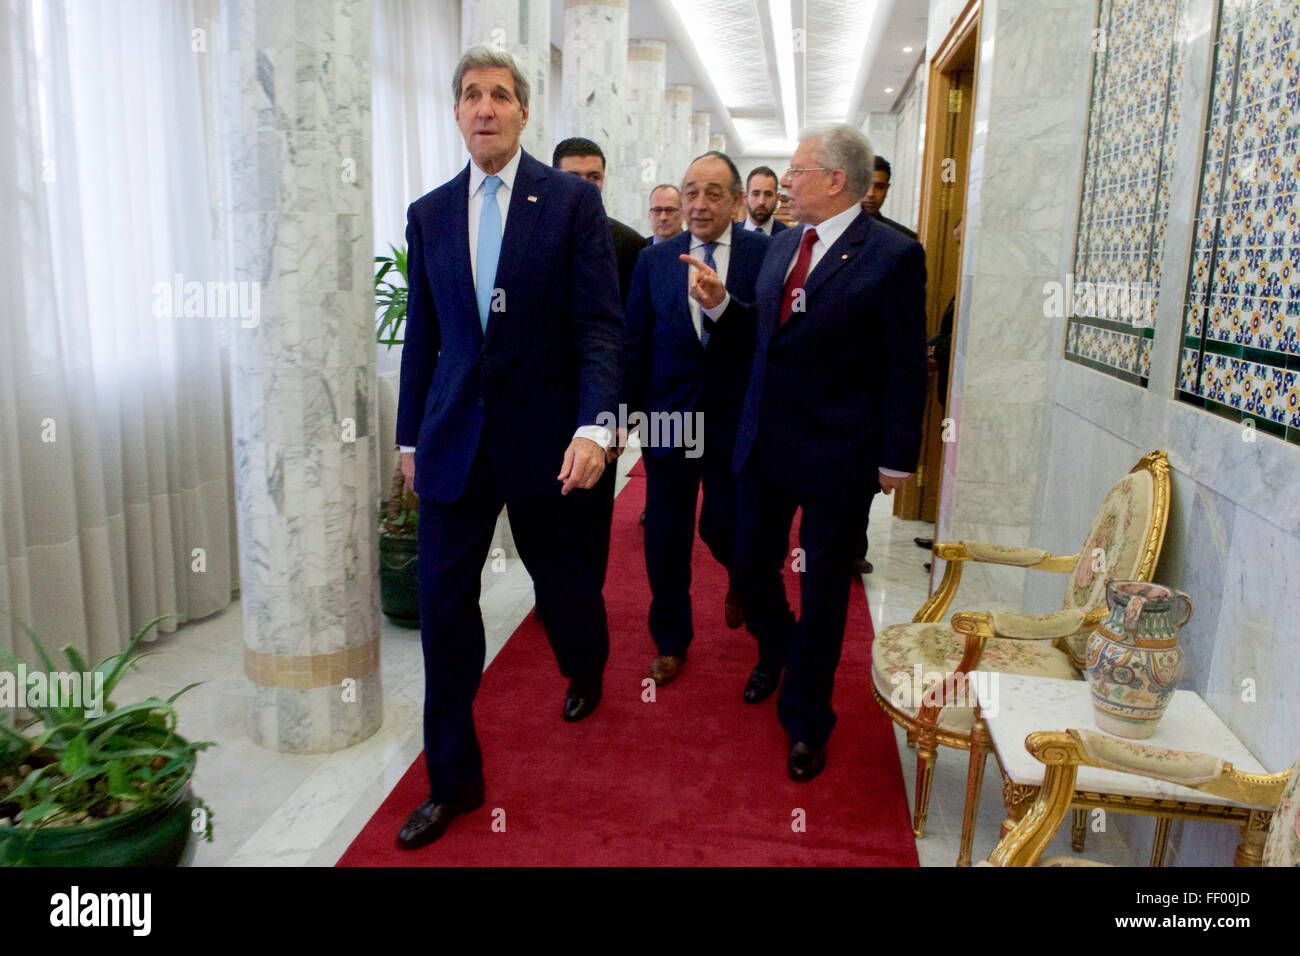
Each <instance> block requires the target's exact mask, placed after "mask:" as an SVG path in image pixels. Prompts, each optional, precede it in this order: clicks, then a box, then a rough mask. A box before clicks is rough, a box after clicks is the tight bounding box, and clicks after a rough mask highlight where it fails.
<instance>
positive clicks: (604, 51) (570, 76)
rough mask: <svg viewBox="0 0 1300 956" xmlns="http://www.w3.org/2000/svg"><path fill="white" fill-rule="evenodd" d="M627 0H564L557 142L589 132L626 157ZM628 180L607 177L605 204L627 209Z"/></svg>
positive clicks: (610, 153) (608, 153)
mask: <svg viewBox="0 0 1300 956" xmlns="http://www.w3.org/2000/svg"><path fill="white" fill-rule="evenodd" d="M627 17H628V12H627V0H564V59H563V61H562V63H561V68H562V70H563V80H562V81H561V90H560V96H561V103H562V104H563V106H562V109H561V113H560V129H559V131H558V132H557V134H556V137H555V138H556V141H557V142H558V141H559V140H561V139H566V138H568V137H570V136H584V137H586V138H587V139H590V140H593V141H594V142H596V143H597V144H598V145H599V146H600V148H601V151H602V152H604V154H605V155H606V156H607V157H608V156H614V157H621V156H622V155H623V141H624V137H625V136H626V133H627V126H628V123H627V119H628V117H627V104H626V102H625V95H626V94H625V88H626V86H627V62H628V61H627ZM625 189H626V184H625V183H624V182H623V180H622V177H614V178H608V177H607V178H606V180H605V186H604V199H605V208H606V209H609V210H617V209H620V208H622V202H623V196H622V194H623V192H624V191H625Z"/></svg>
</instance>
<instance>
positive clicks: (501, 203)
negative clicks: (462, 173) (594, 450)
mask: <svg viewBox="0 0 1300 956" xmlns="http://www.w3.org/2000/svg"><path fill="white" fill-rule="evenodd" d="M522 155H523V150H522V149H516V150H515V154H514V155H513V156H511V157H510V161H509V162H508V163H506V164H505V165H504V166H502V167H501V170H500V171H499V172H497V173H496V174H495V175H497V176H499V177H500V178H501V185H500V186H498V187H497V195H496V200H497V206H498V207H499V208H500V210H501V235H502V241H503V242H504V237H505V234H506V217H507V216H508V215H509V214H510V194H511V192H512V191H513V190H514V188H515V175H516V174H517V173H518V172H519V157H520V156H522ZM489 175H490V174H489V173H485V172H484V171H483V170H481V169H480V168H479V165H478V163H476V162H474V160H473V159H470V161H469V271H470V285H472V286H477V285H478V224H479V219H480V218H482V216H483V200H484V198H485V197H486V195H487V190H486V189H485V188H484V186H483V181H484V180H485V179H487V178H488V176H489ZM714 255H715V256H716V255H717V253H714ZM573 437H574V438H587V439H590V440H591V441H594V442H595V443H596V444H597V445H599V446H600V447H601V448H608V447H609V446H610V443H611V442H612V441H613V440H614V436H613V435H611V434H610V433H609V429H608V428H606V427H605V426H604V425H583V426H582V427H580V428H579V429H578V430H577V431H575V432H574V433H573ZM398 450H399V451H402V452H408V451H415V448H414V446H412V445H399V446H398Z"/></svg>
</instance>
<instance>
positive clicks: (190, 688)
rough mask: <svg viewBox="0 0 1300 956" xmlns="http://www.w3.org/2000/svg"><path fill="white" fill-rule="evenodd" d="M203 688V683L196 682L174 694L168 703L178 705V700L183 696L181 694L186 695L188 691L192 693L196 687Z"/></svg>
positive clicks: (168, 699)
mask: <svg viewBox="0 0 1300 956" xmlns="http://www.w3.org/2000/svg"><path fill="white" fill-rule="evenodd" d="M201 686H203V681H195V682H194V683H193V684H186V685H185V686H184V687H182V688H181V689H180V690H178V691H177V692H176V693H174V694H172V695H171V696H170V697H168V698H167V703H169V704H174V703H176V698H177V697H179V696H181V694H184V693H185V692H186V691H191V690H193V689H194V688H196V687H201Z"/></svg>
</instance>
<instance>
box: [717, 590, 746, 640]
mask: <svg viewBox="0 0 1300 956" xmlns="http://www.w3.org/2000/svg"><path fill="white" fill-rule="evenodd" d="M722 615H723V617H725V618H726V620H727V627H729V628H731V629H732V630H733V631H734V630H735V629H736V628H738V627H744V626H745V602H744V600H743V599H742V598H741V595H740V592H739V591H737V590H736V589H735V588H727V597H726V600H724V601H723V603H722Z"/></svg>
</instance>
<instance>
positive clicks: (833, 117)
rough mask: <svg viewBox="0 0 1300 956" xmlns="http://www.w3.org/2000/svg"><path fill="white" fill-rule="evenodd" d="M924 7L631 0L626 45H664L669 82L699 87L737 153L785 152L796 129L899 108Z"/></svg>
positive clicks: (555, 21) (851, 1)
mask: <svg viewBox="0 0 1300 956" xmlns="http://www.w3.org/2000/svg"><path fill="white" fill-rule="evenodd" d="M928 8H929V0H628V38H629V39H632V40H663V41H665V42H666V43H667V44H668V60H667V81H668V84H669V85H672V84H675V83H689V84H690V85H691V86H693V87H695V108H696V110H701V111H705V112H708V113H709V114H710V116H711V119H710V129H711V130H712V131H713V132H715V133H716V132H719V131H721V132H723V133H725V134H726V137H727V146H728V150H729V151H730V152H732V153H733V154H734V155H736V156H770V155H785V154H789V153H791V152H793V150H794V141H793V137H794V136H796V135H797V132H798V129H799V128H800V127H803V126H806V125H811V124H814V123H832V122H833V123H842V122H848V123H851V124H853V125H854V126H860V125H861V124H862V123H863V121H864V120H865V119H866V115H867V113H871V112H888V111H889V110H890V109H892V108H893V106H894V103H895V102H896V101H897V99H898V97H899V95H900V94H901V93H902V91H903V89H904V87H905V86H906V84H907V81H908V79H909V78H910V76H911V75H912V72H913V71H914V70H915V69H916V66H917V64H919V63H920V62H921V59H922V56H923V54H924V46H925V35H926V15H927V12H928ZM551 42H552V43H553V44H554V45H555V46H556V47H558V48H559V49H560V50H561V52H562V51H563V49H564V0H551ZM800 45H802V49H799V46H800ZM904 47H911V52H908V53H904V52H903V49H904ZM887 89H889V90H890V91H891V92H885V91H886V90H887Z"/></svg>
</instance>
